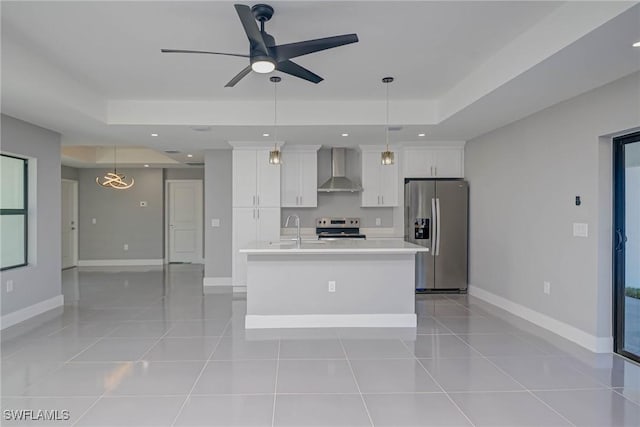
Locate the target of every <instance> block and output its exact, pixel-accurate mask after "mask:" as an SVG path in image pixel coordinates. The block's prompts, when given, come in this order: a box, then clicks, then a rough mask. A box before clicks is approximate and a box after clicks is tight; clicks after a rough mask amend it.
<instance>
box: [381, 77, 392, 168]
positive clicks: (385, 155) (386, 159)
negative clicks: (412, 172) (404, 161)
mask: <svg viewBox="0 0 640 427" xmlns="http://www.w3.org/2000/svg"><path fill="white" fill-rule="evenodd" d="M392 81H393V77H385V78H383V79H382V83H385V84H386V85H387V124H386V126H385V128H384V130H385V136H386V141H387V148H386V150H385V151H383V152H382V154H381V156H380V161H381V163H382V164H383V165H392V164H393V163H394V161H395V159H394V155H393V151H389V83H391V82H392Z"/></svg>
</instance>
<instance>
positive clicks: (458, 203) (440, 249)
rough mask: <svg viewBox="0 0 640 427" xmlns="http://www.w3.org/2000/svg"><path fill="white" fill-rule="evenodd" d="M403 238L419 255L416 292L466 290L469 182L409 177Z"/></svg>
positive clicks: (406, 189)
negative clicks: (424, 249)
mask: <svg viewBox="0 0 640 427" xmlns="http://www.w3.org/2000/svg"><path fill="white" fill-rule="evenodd" d="M404 203H405V233H404V240H405V241H407V242H411V243H415V244H416V245H421V246H425V247H427V248H429V252H423V253H419V254H417V255H416V291H417V292H420V291H434V290H460V291H466V290H467V277H468V276H467V246H468V212H469V209H468V205H469V185H468V183H467V182H466V181H463V180H461V179H406V180H405V184H404Z"/></svg>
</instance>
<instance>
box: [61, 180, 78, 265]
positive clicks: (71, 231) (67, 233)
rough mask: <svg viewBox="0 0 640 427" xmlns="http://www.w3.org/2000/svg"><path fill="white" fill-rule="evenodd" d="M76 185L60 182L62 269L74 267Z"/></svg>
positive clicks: (71, 182) (76, 240)
mask: <svg viewBox="0 0 640 427" xmlns="http://www.w3.org/2000/svg"><path fill="white" fill-rule="evenodd" d="M77 198H78V183H77V182H76V181H70V180H66V179H65V180H62V215H61V217H62V224H61V226H62V227H61V228H62V250H61V253H62V268H71V267H75V266H76V258H77V256H76V253H77V247H76V245H77V243H78V239H77V232H78V230H77V228H78V227H77V218H76V212H77Z"/></svg>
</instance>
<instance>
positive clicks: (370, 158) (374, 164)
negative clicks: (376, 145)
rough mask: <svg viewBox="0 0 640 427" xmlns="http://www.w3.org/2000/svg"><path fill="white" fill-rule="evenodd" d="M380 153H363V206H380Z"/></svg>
mask: <svg viewBox="0 0 640 427" xmlns="http://www.w3.org/2000/svg"><path fill="white" fill-rule="evenodd" d="M380 166H381V164H380V153H378V152H375V151H364V152H363V153H362V203H361V206H363V207H367V206H380Z"/></svg>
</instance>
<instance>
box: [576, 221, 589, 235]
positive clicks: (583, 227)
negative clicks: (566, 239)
mask: <svg viewBox="0 0 640 427" xmlns="http://www.w3.org/2000/svg"><path fill="white" fill-rule="evenodd" d="M573 236H574V237H588V236H589V225H588V224H585V223H582V222H574V223H573Z"/></svg>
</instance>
